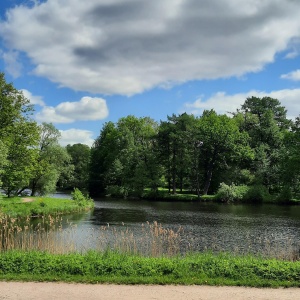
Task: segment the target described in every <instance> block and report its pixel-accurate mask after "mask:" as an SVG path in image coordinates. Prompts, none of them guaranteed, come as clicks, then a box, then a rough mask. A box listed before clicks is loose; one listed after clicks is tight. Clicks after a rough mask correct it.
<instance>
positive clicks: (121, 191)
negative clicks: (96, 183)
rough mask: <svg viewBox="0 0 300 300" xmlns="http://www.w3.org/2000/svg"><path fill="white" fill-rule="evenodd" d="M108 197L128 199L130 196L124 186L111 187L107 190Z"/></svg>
mask: <svg viewBox="0 0 300 300" xmlns="http://www.w3.org/2000/svg"><path fill="white" fill-rule="evenodd" d="M106 195H107V196H110V197H117V198H126V197H127V196H128V190H127V189H126V188H125V187H123V186H118V185H109V186H108V187H107V188H106Z"/></svg>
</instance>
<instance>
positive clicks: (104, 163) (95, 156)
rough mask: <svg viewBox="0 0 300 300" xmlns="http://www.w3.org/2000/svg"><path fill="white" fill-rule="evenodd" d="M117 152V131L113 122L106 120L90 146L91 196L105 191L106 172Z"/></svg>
mask: <svg viewBox="0 0 300 300" xmlns="http://www.w3.org/2000/svg"><path fill="white" fill-rule="evenodd" d="M118 152H119V135H118V131H117V129H116V126H115V124H114V123H113V122H107V123H105V124H104V126H103V128H102V130H101V132H100V135H99V137H97V138H96V140H95V142H94V144H93V146H92V148H91V161H90V175H89V193H90V194H91V195H92V196H99V195H103V194H104V193H105V188H106V186H107V173H108V172H109V169H110V168H111V167H112V165H113V162H114V161H115V160H116V157H117V154H118Z"/></svg>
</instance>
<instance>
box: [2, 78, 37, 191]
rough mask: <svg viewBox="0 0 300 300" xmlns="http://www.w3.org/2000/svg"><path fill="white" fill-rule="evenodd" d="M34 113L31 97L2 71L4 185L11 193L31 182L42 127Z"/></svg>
mask: <svg viewBox="0 0 300 300" xmlns="http://www.w3.org/2000/svg"><path fill="white" fill-rule="evenodd" d="M32 113H33V106H32V105H31V104H30V101H29V100H28V99H26V98H25V97H24V95H23V94H22V92H20V91H18V90H17V89H15V88H14V86H13V85H12V84H9V83H6V81H5V77H4V74H3V73H0V141H1V143H2V148H3V149H6V153H7V156H6V158H7V160H6V164H5V166H4V167H2V172H3V173H2V188H3V189H4V190H5V191H6V193H7V194H8V195H9V196H10V195H12V194H18V193H19V192H20V191H21V190H22V189H23V187H24V186H27V185H28V182H29V180H30V176H31V171H32V166H33V165H34V162H35V159H36V152H35V150H34V147H35V146H36V145H37V143H38V138H39V131H38V126H37V124H36V122H34V121H33V120H32V118H31V116H32Z"/></svg>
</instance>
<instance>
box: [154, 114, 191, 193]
mask: <svg viewBox="0 0 300 300" xmlns="http://www.w3.org/2000/svg"><path fill="white" fill-rule="evenodd" d="M195 124H196V119H195V117H194V116H193V115H188V114H186V113H184V114H181V115H178V116H176V115H174V114H173V115H172V116H168V121H166V122H161V124H160V126H159V130H158V137H157V139H158V145H159V150H160V151H159V152H160V159H161V161H162V162H163V164H164V167H165V170H167V178H168V186H169V192H170V190H171V187H172V192H173V193H174V194H175V193H176V190H177V186H178V185H179V188H180V190H181V191H182V189H183V187H184V185H185V184H186V183H187V180H188V178H189V176H190V173H191V166H192V165H193V163H192V160H193V159H192V156H191V152H192V151H193V149H194V144H195V142H196V139H195V135H194V132H193V128H194V127H195ZM189 187H190V184H189Z"/></svg>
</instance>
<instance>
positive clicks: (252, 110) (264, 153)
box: [235, 97, 292, 192]
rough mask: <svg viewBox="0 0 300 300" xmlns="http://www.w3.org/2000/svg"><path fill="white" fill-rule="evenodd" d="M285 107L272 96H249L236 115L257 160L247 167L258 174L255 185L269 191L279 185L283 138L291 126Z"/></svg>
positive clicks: (276, 188)
mask: <svg viewBox="0 0 300 300" xmlns="http://www.w3.org/2000/svg"><path fill="white" fill-rule="evenodd" d="M286 112H287V111H286V110H285V107H284V106H281V103H280V102H279V101H278V100H277V99H273V98H270V97H263V98H258V97H250V98H247V99H246V101H245V103H244V104H243V105H242V106H241V110H240V111H238V113H237V114H235V118H236V119H237V121H238V123H239V125H240V129H241V130H245V131H246V132H247V133H248V134H249V136H250V145H251V147H252V149H253V150H254V152H255V159H254V160H253V162H252V164H251V165H248V169H249V170H251V171H252V172H253V174H254V175H255V182H254V183H255V184H263V185H264V186H266V187H267V188H268V190H269V191H270V192H272V191H277V190H278V188H279V186H278V184H279V181H280V180H279V177H280V174H279V164H280V151H281V150H280V149H281V147H282V146H283V138H284V135H285V133H286V132H287V130H288V129H289V128H290V127H291V124H292V123H291V120H288V119H287V117H286Z"/></svg>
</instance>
